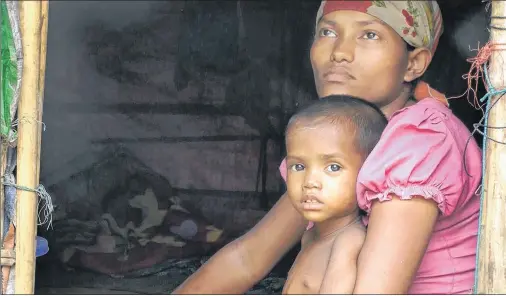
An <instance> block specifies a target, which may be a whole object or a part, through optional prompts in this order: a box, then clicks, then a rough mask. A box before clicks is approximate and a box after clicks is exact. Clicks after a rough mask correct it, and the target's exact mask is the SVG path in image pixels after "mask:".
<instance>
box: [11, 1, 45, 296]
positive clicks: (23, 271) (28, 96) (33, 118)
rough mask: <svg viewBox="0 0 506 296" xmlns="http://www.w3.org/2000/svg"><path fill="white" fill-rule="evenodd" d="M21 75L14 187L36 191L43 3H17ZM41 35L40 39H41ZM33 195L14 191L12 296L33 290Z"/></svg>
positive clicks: (42, 59) (42, 65) (42, 64)
mask: <svg viewBox="0 0 506 296" xmlns="http://www.w3.org/2000/svg"><path fill="white" fill-rule="evenodd" d="M19 7H20V27H21V37H22V43H23V75H22V80H21V97H20V102H19V105H18V119H19V126H18V156H17V178H16V179H17V183H18V184H19V185H21V186H26V187H28V188H36V187H37V186H38V181H39V180H38V179H39V163H40V132H41V125H42V124H41V121H40V117H41V114H42V106H41V105H42V95H43V94H42V92H41V91H43V89H44V86H43V85H44V73H45V59H46V58H45V56H46V40H47V39H46V38H47V37H46V34H47V13H48V11H47V10H48V3H47V1H44V2H41V1H20V2H19ZM41 35H44V36H43V37H42V36H41ZM37 199H38V196H37V194H36V193H35V192H31V191H26V190H18V191H17V206H16V228H17V229H18V230H19V231H16V265H15V271H16V280H15V284H14V287H15V290H14V291H15V293H16V294H33V293H34V287H35V236H36V233H37Z"/></svg>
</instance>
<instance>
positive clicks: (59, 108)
mask: <svg viewBox="0 0 506 296" xmlns="http://www.w3.org/2000/svg"><path fill="white" fill-rule="evenodd" d="M496 2H503V1H495V2H494V4H493V5H492V6H495V8H497V7H499V6H500V5H499V4H496ZM0 3H1V5H2V6H1V8H2V19H1V20H2V38H1V40H2V42H1V46H2V47H1V52H2V67H1V69H2V72H1V75H0V77H1V79H2V81H1V85H2V97H1V98H2V100H1V102H2V104H1V105H0V106H1V107H2V109H1V115H2V117H1V121H0V123H1V124H2V125H1V132H2V134H1V135H2V140H3V141H2V162H1V164H2V168H1V174H2V176H3V177H4V178H3V179H2V182H3V183H2V188H3V189H4V190H2V193H5V198H4V196H3V195H2V203H3V204H5V206H3V207H4V211H3V214H4V216H3V219H0V220H1V221H2V223H3V227H2V231H3V238H2V239H3V242H4V243H3V248H2V271H4V270H6V269H8V268H7V267H5V266H4V265H9V264H11V265H12V263H14V262H15V265H14V266H15V270H16V272H15V273H14V272H12V270H11V271H10V273H9V274H10V275H11V281H10V284H8V285H5V286H6V287H8V290H7V292H12V291H13V290H12V288H13V287H14V286H13V283H14V284H15V287H16V292H17V293H22V292H26V293H31V292H32V289H33V286H34V276H33V273H34V270H33V268H34V266H33V264H32V263H33V261H34V259H35V258H34V256H35V251H36V244H34V242H35V225H36V224H37V220H35V219H36V217H37V216H36V215H35V213H36V212H37V210H36V209H37V202H38V201H37V199H36V193H38V194H39V195H41V197H40V198H39V199H40V200H41V203H40V204H39V211H38V213H39V216H40V218H41V219H39V222H49V221H51V222H52V224H51V226H52V227H49V228H48V227H47V226H48V225H49V223H39V224H43V225H40V227H39V229H38V232H37V234H38V235H39V237H44V238H46V239H47V241H48V242H49V253H48V254H47V255H45V256H42V257H39V258H38V259H37V274H36V281H35V284H36V290H37V291H39V292H41V293H63V294H66V293H91V294H96V293H113V291H124V292H132V293H136V292H138V293H163V292H167V291H171V290H172V289H173V288H174V287H175V286H177V285H178V284H179V283H180V282H181V281H182V280H184V279H185V277H186V276H188V275H189V274H190V273H191V272H193V271H194V270H195V269H196V268H198V266H200V265H201V264H202V263H203V262H204V261H205V260H206V258H208V256H210V255H211V254H212V253H213V252H214V251H215V250H217V249H218V248H220V247H221V246H223V245H224V244H225V243H227V242H228V241H230V240H232V239H233V238H235V237H237V236H238V235H240V234H241V233H243V232H244V231H246V230H247V229H249V228H250V227H251V226H252V225H254V224H255V223H256V222H257V221H258V220H259V219H260V218H261V217H262V216H263V215H264V214H265V212H266V210H268V208H269V207H270V206H272V204H273V203H274V202H275V201H276V200H277V198H278V197H279V196H280V193H281V192H283V191H284V185H283V182H282V180H281V178H280V177H279V175H278V171H277V166H278V164H279V162H280V160H281V158H282V156H283V153H284V152H283V151H284V147H283V141H282V133H283V127H284V124H285V122H286V120H287V118H288V117H289V115H290V114H291V113H292V112H293V110H294V109H295V108H296V106H297V105H298V104H300V103H302V102H304V101H307V100H310V99H312V98H313V97H314V96H315V91H314V85H313V78H312V73H311V67H310V65H309V59H308V48H309V42H310V38H311V34H312V29H313V24H314V15H315V13H316V9H317V6H318V4H319V1H315V0H313V1H295V2H291V3H290V5H286V3H285V2H282V1H168V2H159V1H152V2H149V1H148V2H146V1H125V2H114V1H111V2H109V1H79V2H71V1H55V2H52V3H51V4H50V5H48V3H47V2H36V1H25V2H17V1H4V0H1V2H0ZM440 5H441V8H442V10H443V15H444V17H445V19H444V21H445V34H444V35H443V38H442V40H441V41H440V44H439V47H440V48H439V50H438V51H437V53H436V55H435V57H434V60H433V62H432V64H431V66H430V68H429V71H428V72H427V74H426V75H425V78H426V80H428V81H429V82H430V83H431V84H432V85H433V86H435V87H436V88H437V89H439V90H441V91H442V92H444V93H446V94H447V95H449V96H453V95H459V94H461V93H463V92H464V91H465V90H466V88H467V81H465V80H463V79H462V74H464V73H467V72H468V71H469V67H470V64H469V63H468V62H467V61H466V58H470V57H472V56H474V55H476V52H474V51H471V50H470V49H475V48H477V47H478V46H479V42H481V43H480V44H481V45H483V44H485V43H486V41H487V40H488V31H487V23H488V13H487V12H486V10H485V4H483V3H482V2H481V1H480V0H473V1H470V0H465V1H464V0H451V1H441V3H440ZM48 6H49V10H50V16H49V18H47V16H48V10H47V7H48ZM497 13H498V14H499V15H501V16H504V15H505V12H504V11H499V10H497ZM40 28H43V30H42V33H41V31H40ZM46 29H48V31H47V32H46ZM46 36H47V47H48V51H47V72H46V71H45V65H46V62H45V56H46V51H45V44H46V41H45V38H46ZM498 38H502V37H498ZM498 43H501V41H500V40H499V41H498ZM495 65H496V67H495V68H494V71H495V72H496V73H497V72H498V71H500V69H501V67H500V66H497V63H496V64H495ZM492 74H493V73H491V75H492ZM44 77H45V85H46V86H45V87H44ZM4 86H5V87H4ZM21 86H22V88H21ZM499 86H500V85H499V84H498V85H496V87H497V88H498V89H500V87H499ZM478 94H479V95H480V96H481V95H484V94H485V88H484V87H483V85H480V89H479V90H478ZM43 95H44V97H45V103H44V116H43V118H42V119H43V120H41V119H40V116H41V112H42V106H41V104H42V97H43ZM18 98H21V99H20V104H17V102H18ZM451 108H452V109H453V110H454V112H455V113H456V114H457V115H458V116H459V117H460V118H462V119H463V120H464V122H465V123H466V124H467V126H468V127H469V128H470V129H473V124H474V123H476V122H479V120H480V118H481V117H482V115H483V114H482V112H481V111H478V110H475V109H473V108H472V107H471V106H470V105H469V103H468V102H467V100H466V99H465V98H461V99H455V100H453V101H451ZM16 110H17V113H16ZM501 117H503V118H504V116H501V115H500V114H499V116H498V115H495V117H493V118H496V119H495V121H496V122H495V124H494V125H495V126H501V124H500V122H499V121H500V120H501ZM42 121H43V122H44V124H43V123H42ZM491 125H492V124H491ZM503 125H504V124H503ZM44 127H47V129H45V131H44V132H42V151H41V159H40V183H41V184H43V185H44V186H45V187H46V188H47V192H48V193H49V194H50V195H51V198H48V195H46V194H45V191H44V190H42V189H43V187H38V184H39V158H38V154H39V148H40V146H39V145H40V133H41V131H42V130H43V128H44ZM16 131H17V133H16ZM501 131H502V130H501ZM496 136H498V135H497V134H496ZM502 136H504V135H502ZM476 137H477V138H478V140H480V141H481V136H480V135H479V134H478V133H477V134H476ZM7 147H17V158H16V154H15V152H14V151H16V149H14V148H10V149H8V148H7ZM22 148H23V149H22ZM487 149H490V150H494V151H496V152H493V153H492V152H490V154H487V155H492V156H489V158H488V159H491V158H494V157H495V158H494V159H498V160H497V163H500V160H499V159H500V157H501V152H502V151H501V150H500V149H498V148H497V147H496V146H493V145H491V146H487ZM497 151H499V152H497ZM487 153H488V152H487ZM502 153H504V152H502ZM494 155H498V156H494ZM16 159H17V170H14V166H13V164H14V163H16V161H15V160H16ZM9 160H11V161H9ZM30 164H31V166H30ZM488 169H490V171H494V172H496V171H499V170H500V166H499V167H495V166H493V167H487V170H488ZM8 174H11V175H12V176H14V174H15V175H16V178H10V179H9V178H5V177H6V176H7V175H8ZM497 174H499V173H497ZM499 181H501V182H503V183H504V184H506V180H502V179H501V180H498V181H492V183H490V184H495V183H494V182H499ZM486 184H488V183H486ZM487 186H491V185H486V187H487ZM16 187H17V188H16ZM34 191H36V192H34ZM9 192H10V193H9ZM13 193H16V194H17V195H16V196H17V209H18V211H17V220H16V219H15V216H13V213H14V212H13V211H12V209H14V207H13V203H14V199H13V198H12V197H13V196H14V195H13ZM503 194H504V193H501V192H497V193H496V194H495V199H494V200H495V201H496V202H497V203H496V206H495V208H501V204H499V203H498V202H499V201H500V200H501V198H502V199H504V198H503V197H502V195H503ZM484 196H487V194H484ZM4 200H5V202H4ZM0 206H1V205H0ZM53 206H54V207H53ZM502 208H504V207H502ZM41 209H44V210H45V213H44V211H43V212H41V211H40V210H41ZM487 209H490V207H488V208H487ZM51 210H54V211H51ZM488 213H492V212H490V210H485V211H484V213H483V216H486V217H487V218H486V219H488V220H486V221H490V222H489V223H492V222H493V223H494V226H493V227H492V226H490V224H488V223H487V225H486V227H484V229H485V228H487V227H490V228H487V229H494V230H496V229H499V228H500V229H501V231H504V229H503V227H504V225H506V223H503V222H505V221H504V220H503V219H504V217H505V215H502V214H501V215H499V214H500V213H502V212H497V213H492V215H489V214H488ZM49 214H51V215H49ZM44 218H48V219H50V220H48V219H44ZM41 220H47V221H41ZM13 221H18V222H17V225H16V229H17V230H18V231H17V232H16V242H17V244H16V251H17V252H16V254H14V253H13V252H8V251H7V249H8V248H10V249H11V250H12V248H13V246H14V244H13V243H14V241H13V240H12V239H11V240H7V238H8V237H9V233H10V234H11V235H12V233H13V232H12V230H14V228H13V227H11V228H10V229H11V232H8V231H7V230H9V229H7V227H9V226H11V225H12V222H13ZM482 221H484V220H482ZM498 221H501V222H500V223H498ZM495 225H497V226H495ZM4 229H5V230H4ZM501 233H502V232H500V231H495V232H494V231H486V235H485V236H483V237H482V240H481V243H482V244H484V245H483V246H487V245H489V244H492V242H493V243H494V244H496V245H498V246H499V247H496V248H495V249H494V252H493V254H491V255H489V254H488V253H486V254H487V255H486V256H488V257H480V260H482V261H480V265H479V266H480V268H479V271H480V273H479V276H481V277H483V274H484V273H485V271H484V270H485V269H486V267H488V266H490V265H491V264H494V263H496V264H497V262H491V260H492V259H493V260H504V259H502V258H506V256H504V252H503V249H504V236H503V237H498V234H501ZM24 240H26V242H25V241H24ZM21 241H23V242H24V243H23V244H22V245H21V244H20V242H21ZM29 241H30V242H29ZM39 241H40V242H44V240H39ZM7 242H9V243H10V245H9V244H7ZM484 248H485V247H484ZM4 250H5V251H4ZM4 255H5V256H4ZM482 255H483V253H481V252H480V256H482ZM9 256H10V257H11V258H10V259H11V260H10V262H8V261H9V260H6V259H5V260H4V258H7V257H9ZM494 256H497V257H498V258H495V259H494ZM14 257H15V258H14ZM292 259H293V256H291V255H290V254H289V255H287V257H286V262H281V263H280V264H278V266H277V268H276V269H275V270H274V271H273V272H272V273H271V274H270V275H269V276H268V277H267V278H266V279H265V280H264V281H263V282H262V283H260V284H259V285H258V286H256V287H255V288H254V289H253V290H252V291H250V292H251V293H258V292H260V293H276V292H279V290H280V288H281V287H282V284H283V278H284V276H285V273H286V266H289V264H290V263H291V260H292ZM285 263H287V264H285ZM496 266H497V265H496ZM504 272H505V271H504V265H503V266H502V267H501V268H499V267H496V269H495V271H494V274H495V275H497V276H496V277H491V278H489V280H488V282H486V284H482V286H480V287H481V289H483V291H496V292H506V287H505V285H506V283H505V282H504V279H503V280H502V281H501V280H500V279H499V278H500V275H501V274H504ZM14 274H15V275H16V277H15V278H14V276H13V275H14ZM83 289H87V290H83Z"/></svg>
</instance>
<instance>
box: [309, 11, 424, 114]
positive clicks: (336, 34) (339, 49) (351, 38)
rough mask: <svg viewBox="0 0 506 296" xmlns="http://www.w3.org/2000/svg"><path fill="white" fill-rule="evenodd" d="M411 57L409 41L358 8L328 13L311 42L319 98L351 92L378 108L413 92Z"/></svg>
mask: <svg viewBox="0 0 506 296" xmlns="http://www.w3.org/2000/svg"><path fill="white" fill-rule="evenodd" d="M409 60H410V55H409V53H408V51H407V48H406V43H405V42H404V40H403V39H402V38H401V37H400V36H399V35H398V34H397V33H396V32H395V31H394V30H393V29H392V28H391V27H390V26H388V25H386V24H384V23H383V22H381V21H380V20H378V19H377V18H375V17H373V16H370V15H368V14H365V13H362V12H356V11H336V12H332V13H329V14H327V15H325V16H324V17H323V18H322V19H321V20H320V22H319V24H318V27H317V29H316V35H315V40H314V42H313V45H312V47H311V64H312V67H313V73H314V78H315V83H316V89H317V91H318V95H319V96H320V97H324V96H328V95H331V94H346V95H351V96H356V97H360V98H364V99H366V100H368V101H370V102H371V103H374V104H376V105H377V106H379V107H383V106H386V105H388V104H390V103H391V102H393V101H394V100H396V99H397V98H399V97H400V96H401V94H403V93H406V87H408V91H409V86H407V84H406V83H404V82H408V81H410V80H413V79H414V78H411V76H410V74H409V73H411V72H410V71H408V69H409V67H410V62H409ZM424 71H425V69H424ZM406 97H407V95H406Z"/></svg>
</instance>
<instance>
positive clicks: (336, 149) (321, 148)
mask: <svg viewBox="0 0 506 296" xmlns="http://www.w3.org/2000/svg"><path fill="white" fill-rule="evenodd" d="M286 149H287V159H286V161H287V170H288V174H287V180H286V183H287V187H288V194H289V196H290V199H291V200H292V203H293V204H294V206H295V207H296V208H297V210H298V211H299V212H301V213H302V214H303V215H304V217H305V218H306V219H307V220H309V221H313V222H322V221H325V220H327V219H329V218H341V217H344V216H346V215H349V214H352V213H354V212H355V211H357V210H358V207H357V197H356V189H355V188H356V183H357V176H358V172H359V170H360V167H361V166H362V163H363V161H364V160H365V159H364V157H363V156H362V155H361V154H360V153H359V152H358V151H356V149H355V136H354V134H353V132H352V131H350V128H349V127H343V128H339V126H338V125H336V124H331V123H324V122H320V123H311V122H310V121H308V120H304V119H300V120H298V121H296V122H294V123H293V124H292V126H291V127H290V128H289V129H288V131H287V135H286Z"/></svg>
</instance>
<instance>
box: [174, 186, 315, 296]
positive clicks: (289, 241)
mask: <svg viewBox="0 0 506 296" xmlns="http://www.w3.org/2000/svg"><path fill="white" fill-rule="evenodd" d="M306 225H307V221H306V220H305V219H304V218H303V217H302V215H300V214H299V212H297V210H296V209H295V208H294V207H293V205H292V203H291V201H290V199H289V198H288V195H287V194H284V195H283V196H282V197H281V198H280V200H279V201H278V202H277V203H276V204H275V205H274V207H273V208H272V209H271V210H270V211H269V212H268V213H267V214H266V215H265V217H264V218H263V219H262V220H261V221H260V222H259V223H258V224H257V225H256V226H255V227H254V228H253V229H251V230H250V231H248V233H246V234H245V235H243V236H242V237H240V238H238V239H236V240H235V241H233V242H231V243H230V244H228V245H227V246H226V247H224V248H223V249H221V250H220V251H219V252H217V253H216V254H215V255H214V256H213V257H212V258H211V259H210V260H209V261H208V262H207V263H206V264H205V265H204V266H202V267H201V268H200V269H199V270H197V272H196V273H195V274H193V275H192V276H191V277H189V278H188V279H187V280H186V281H185V282H184V283H182V284H181V285H180V286H179V287H178V288H177V289H176V290H174V291H173V294H242V293H245V292H246V291H247V290H248V289H249V288H251V287H252V286H253V285H254V284H255V283H257V282H258V281H260V280H261V279H262V278H263V277H264V276H265V275H266V274H267V273H268V272H269V271H270V270H271V269H272V268H273V267H274V265H275V264H276V263H277V262H278V261H279V260H280V259H281V257H282V256H283V255H284V254H285V253H286V252H288V251H289V250H290V249H291V248H292V247H293V246H294V245H295V244H296V243H297V242H298V241H299V240H300V238H301V236H302V234H303V232H304V230H305V228H306Z"/></svg>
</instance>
